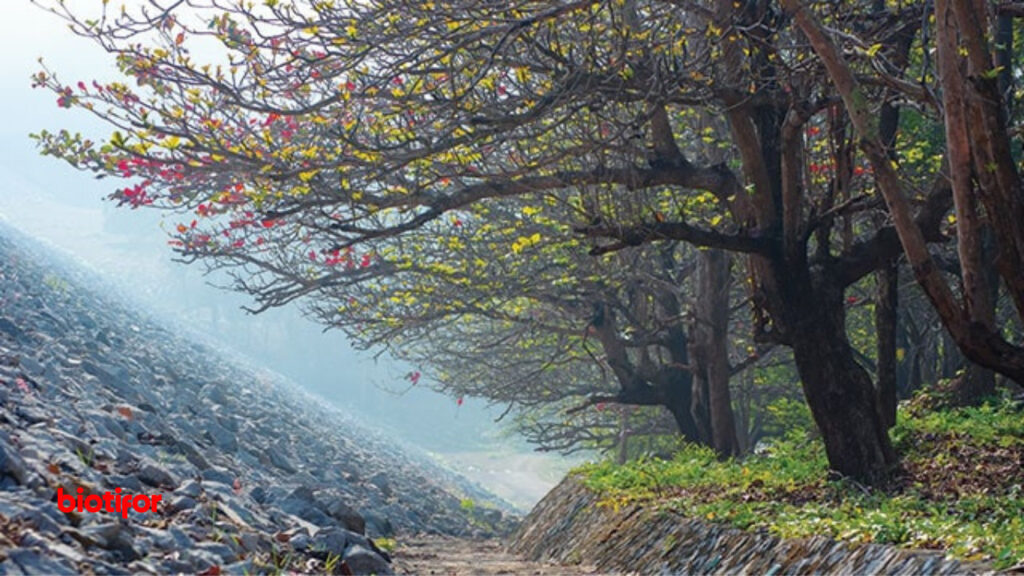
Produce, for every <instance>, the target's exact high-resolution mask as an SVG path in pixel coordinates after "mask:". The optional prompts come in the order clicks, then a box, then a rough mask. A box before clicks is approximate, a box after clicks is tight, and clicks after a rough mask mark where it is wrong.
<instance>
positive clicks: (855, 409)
mask: <svg viewBox="0 0 1024 576" xmlns="http://www.w3.org/2000/svg"><path fill="white" fill-rule="evenodd" d="M819 299H820V296H819ZM829 300H830V302H828V305H827V308H825V309H823V307H822V304H823V303H822V302H820V301H818V302H808V303H807V305H806V306H805V307H803V308H802V310H801V312H800V321H799V322H798V325H797V326H795V328H796V329H794V330H793V331H792V345H793V358H794V359H795V360H796V365H797V370H798V371H799V373H800V379H801V381H802V383H803V390H804V396H805V397H806V398H807V404H808V406H810V409H811V414H812V415H813V416H814V421H815V423H816V424H817V425H818V430H819V431H820V432H821V436H822V439H823V440H824V443H825V451H826V453H827V454H828V461H829V464H830V466H831V468H832V469H833V470H835V471H836V472H838V473H840V474H842V475H843V476H848V477H850V478H853V479H855V480H858V481H860V482H864V483H866V484H869V485H872V486H880V485H884V484H885V483H886V482H887V481H888V479H889V477H890V476H891V474H892V473H893V471H894V469H895V467H896V465H897V458H896V453H895V451H894V450H893V447H892V443H891V442H890V440H889V435H888V433H887V427H886V425H885V422H883V421H882V416H881V410H879V407H878V396H877V394H876V393H875V387H874V385H873V383H872V381H871V377H870V375H869V374H868V372H867V371H866V370H865V369H864V367H863V366H861V365H860V364H858V363H857V361H856V360H855V359H854V356H853V350H852V348H851V347H850V342H849V341H848V340H847V337H846V330H845V326H844V317H843V316H844V315H843V308H842V302H841V300H838V299H836V300H837V301H836V302H831V300H833V299H829Z"/></svg>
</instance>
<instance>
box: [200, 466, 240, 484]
mask: <svg viewBox="0 0 1024 576" xmlns="http://www.w3.org/2000/svg"><path fill="white" fill-rule="evenodd" d="M199 476H200V477H201V478H202V479H203V480H206V481H210V482H220V483H222V484H227V485H228V486H230V485H231V484H232V483H233V482H234V481H235V478H236V476H235V474H233V473H232V472H230V471H228V470H223V469H220V468H208V469H206V470H203V471H201V472H200V473H199Z"/></svg>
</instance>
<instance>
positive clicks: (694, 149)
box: [37, 0, 950, 483]
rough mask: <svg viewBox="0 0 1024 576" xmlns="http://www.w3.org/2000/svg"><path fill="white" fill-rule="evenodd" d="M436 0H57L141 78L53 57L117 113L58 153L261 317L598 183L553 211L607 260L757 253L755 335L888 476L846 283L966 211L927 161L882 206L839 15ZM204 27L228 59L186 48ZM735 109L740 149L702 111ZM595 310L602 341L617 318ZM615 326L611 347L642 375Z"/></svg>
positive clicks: (867, 20)
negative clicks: (81, 68)
mask: <svg viewBox="0 0 1024 576" xmlns="http://www.w3.org/2000/svg"><path fill="white" fill-rule="evenodd" d="M427 4H428V6H420V5H418V4H417V5H416V6H415V7H413V6H410V5H409V4H407V3H404V2H399V1H373V2H358V3H351V4H340V3H335V2H315V3H312V4H311V5H309V6H303V5H293V4H291V3H287V2H279V1H268V2H265V3H264V5H262V6H259V7H256V6H249V5H241V6H238V5H233V4H224V5H222V4H221V3H220V2H218V1H215V2H213V3H212V5H211V6H210V7H209V8H204V7H203V6H201V5H199V4H198V3H192V2H189V1H185V2H177V3H175V4H174V5H173V8H174V9H173V10H170V9H151V11H150V12H149V13H146V12H141V13H139V14H131V13H127V12H125V13H122V14H121V15H117V16H111V15H108V14H106V12H105V8H104V13H103V14H100V15H97V16H96V17H95V18H94V19H92V20H90V19H88V18H86V17H83V16H79V15H76V14H74V13H70V12H68V11H67V8H65V7H64V6H63V5H60V6H59V8H58V9H59V10H62V11H63V15H64V16H65V17H66V18H67V19H68V20H69V21H70V22H71V23H72V26H73V27H74V29H75V30H76V31H78V32H79V33H81V34H83V35H85V36H88V37H90V38H93V39H95V40H97V41H98V42H99V43H100V45H101V46H103V47H104V48H105V49H107V50H109V51H110V52H112V53H114V54H116V55H117V58H118V62H119V65H120V66H121V69H122V72H124V73H125V74H126V75H128V76H129V77H131V78H133V79H134V80H135V81H136V82H137V83H138V84H139V87H138V88H137V89H134V88H130V87H128V86H127V85H125V84H118V83H113V84H108V85H100V84H96V85H86V84H84V83H82V84H79V85H74V84H72V85H68V84H65V83H63V82H62V81H60V80H59V79H58V78H57V77H56V76H54V75H53V74H52V73H50V72H49V71H44V72H43V73H41V74H40V75H39V76H37V83H38V84H41V85H45V86H47V87H49V88H50V89H52V90H53V91H54V92H56V93H57V94H58V104H59V105H61V106H65V107H84V108H86V109H89V110H91V111H93V112H94V113H96V114H98V115H99V116H100V117H101V118H103V119H105V120H107V121H108V122H110V123H111V124H113V125H114V126H115V128H116V131H115V132H114V133H113V134H112V135H111V137H110V138H109V139H108V140H107V141H106V142H105V143H103V144H102V145H96V144H94V143H93V142H91V141H88V140H86V139H84V138H83V137H81V136H78V135H72V134H68V133H58V134H50V133H42V134H40V135H39V139H40V144H41V146H42V147H43V150H44V152H47V153H51V154H55V155H58V156H60V157H63V158H65V159H66V160H68V161H70V162H71V163H72V164H74V165H76V166H79V167H82V168H85V169H89V170H93V171H96V172H98V173H100V174H104V175H115V176H121V177H130V178H134V179H135V180H136V182H137V183H136V184H135V186H132V187H128V188H124V189H121V190H119V191H117V192H115V193H114V195H113V197H114V198H115V199H116V200H118V201H120V202H123V203H127V204H130V205H132V206H142V205H155V206H161V207H165V208H169V209H172V210H176V211H178V212H179V213H183V214H189V216H186V219H185V221H184V222H183V223H182V224H181V226H180V227H179V229H178V230H179V234H178V236H177V238H176V239H175V240H174V241H175V242H176V243H177V246H176V249H177V250H178V251H179V252H180V253H181V254H182V256H183V257H184V258H186V259H191V260H200V261H204V262H207V263H210V264H212V265H213V266H214V267H226V268H228V269H232V270H235V271H236V273H237V274H236V277H237V287H238V288H239V289H241V290H243V291H245V292H248V293H251V294H253V295H254V297H255V298H256V300H257V303H258V305H257V307H256V309H260V308H264V307H267V306H276V305H281V304H284V303H287V302H290V301H293V300H295V299H297V298H302V297H307V298H310V299H312V300H316V299H317V298H321V297H328V298H334V297H337V296H341V295H344V294H346V291H348V290H352V289H354V288H355V287H358V286H360V285H361V283H362V282H363V281H365V280H367V279H369V278H371V277H373V276H375V275H377V274H378V272H379V271H380V269H381V268H386V267H393V266H396V263H395V262H394V261H392V260H390V258H391V257H392V256H393V255H394V254H395V251H396V250H398V248H399V247H401V246H403V245H406V246H408V243H409V242H413V240H412V239H418V240H419V242H420V243H421V245H422V242H424V241H425V239H426V238H441V239H444V238H450V237H452V234H451V233H450V232H446V229H450V227H451V226H452V225H453V223H454V222H455V221H456V220H462V219H464V218H468V217H469V216H470V215H473V214H477V215H479V214H481V211H482V210H486V209H489V206H492V205H496V204H501V203H502V202H509V201H511V200H510V199H511V198H513V197H527V198H532V199H534V201H536V200H537V199H538V198H541V197H546V196H550V197H553V198H555V201H556V202H559V201H564V200H565V199H566V198H567V197H570V196H575V197H578V198H580V201H579V204H578V207H577V209H576V210H575V212H571V213H570V214H569V215H568V217H567V218H566V219H565V220H563V221H561V222H560V224H561V225H563V226H565V227H569V226H571V227H573V228H575V229H576V231H577V232H578V233H580V234H583V235H585V236H586V237H590V238H595V239H598V238H604V239H607V240H603V241H598V243H597V244H596V245H595V246H593V248H592V249H591V252H593V253H594V254H607V253H609V252H614V251H619V250H622V249H623V248H626V247H630V246H640V245H643V244H647V243H652V242H662V241H666V240H671V241H683V242H688V243H692V244H696V245H699V246H706V247H710V248H717V249H721V250H725V251H729V252H732V253H736V254H741V255H746V256H747V257H748V263H747V270H748V274H749V277H750V284H749V287H750V290H751V294H752V302H753V308H754V314H755V317H756V319H757V327H758V332H759V334H760V336H761V338H762V339H764V340H766V341H772V342H776V343H780V344H784V345H787V346H789V347H791V348H792V350H793V355H794V359H795V362H796V366H797V368H798V371H799V374H800V377H801V380H802V386H803V390H804V394H805V397H806V399H807V401H808V404H809V406H810V408H811V412H812V414H813V416H814V419H815V421H816V423H817V425H818V427H819V429H820V430H821V432H822V436H823V439H824V443H825V447H826V451H827V454H828V457H829V461H830V463H831V465H832V467H833V468H834V469H835V470H836V471H838V472H839V473H841V474H845V475H849V476H852V477H854V478H857V479H859V480H862V481H866V482H869V483H881V482H884V481H885V480H886V478H887V477H888V474H889V472H890V471H891V470H892V469H893V467H894V466H895V464H896V458H895V454H894V452H893V449H892V446H891V443H890V441H889V438H888V435H887V433H886V425H885V418H884V417H883V415H882V412H881V410H880V409H879V400H878V398H879V395H878V393H877V391H876V390H875V386H874V383H873V381H872V378H871V376H870V375H869V374H868V372H867V371H866V370H865V369H864V367H863V366H862V365H861V364H860V363H859V362H858V361H857V359H856V356H855V354H854V350H853V349H852V347H851V345H850V342H849V339H848V337H847V333H846V326H845V319H846V305H847V303H846V301H845V298H844V292H845V291H846V290H847V288H848V287H849V286H851V285H852V284H853V283H855V282H857V281H858V280H860V279H861V278H863V277H865V276H866V275H868V274H870V273H871V272H873V271H874V270H875V269H877V268H878V267H879V266H880V265H881V264H882V263H886V262H889V261H891V260H892V258H893V257H894V256H895V255H897V254H898V253H899V251H900V249H901V246H900V240H905V238H906V234H905V232H906V231H907V230H917V231H918V233H917V236H915V238H916V240H917V241H919V243H920V246H923V245H924V242H926V241H938V240H943V239H944V237H943V235H942V233H941V232H942V231H941V222H942V219H943V218H944V216H945V213H946V211H947V210H948V207H949V203H950V202H949V193H948V192H949V187H948V183H947V181H946V180H945V179H944V178H942V177H941V176H940V175H936V174H927V175H926V176H925V177H921V178H918V179H917V180H915V181H914V182H913V183H914V184H915V185H916V186H919V187H920V188H921V189H923V190H925V192H924V193H923V194H921V198H920V199H915V201H914V203H913V204H911V203H910V202H908V201H906V200H904V201H903V202H902V203H895V204H894V203H893V202H891V201H890V203H889V210H890V214H891V216H892V217H893V218H894V219H895V223H896V226H895V227H894V226H891V225H886V224H882V225H879V224H878V222H879V217H878V214H879V213H880V211H881V210H882V206H881V205H880V202H878V200H877V196H876V195H875V194H874V186H875V184H876V182H877V183H878V185H879V187H880V188H881V190H882V192H883V193H884V196H885V199H886V200H891V198H890V197H891V196H893V194H891V190H889V189H888V188H887V186H889V185H890V184H891V182H890V180H891V179H892V174H891V173H890V172H891V171H887V170H886V169H885V167H884V166H882V165H881V164H880V157H879V156H878V154H884V153H885V152H884V148H878V146H876V145H875V144H876V142H875V141H874V140H870V139H869V141H870V142H871V146H868V147H866V150H865V151H864V153H865V154H866V156H867V158H868V160H869V164H865V163H864V161H863V158H862V157H861V156H860V153H858V151H857V145H856V142H858V141H862V142H863V141H864V134H865V130H864V129H865V122H866V120H865V114H866V111H865V109H864V106H863V105H861V104H862V102H875V101H877V99H878V98H879V97H880V96H879V95H880V94H884V93H886V92H885V90H886V89H885V85H884V84H879V85H871V86H866V87H860V88H859V90H860V92H858V93H862V94H863V96H861V97H858V98H853V97H851V94H852V92H851V90H849V86H847V85H846V84H843V83H841V82H836V85H837V86H838V88H839V94H838V95H837V93H836V92H835V91H834V89H833V87H832V84H831V83H829V82H828V81H827V79H826V75H825V74H826V72H827V73H829V74H831V75H832V76H833V77H834V78H836V77H839V76H838V75H837V74H836V70H840V69H841V68H837V67H836V65H835V62H836V60H835V58H831V59H830V58H829V57H828V56H829V53H828V52H827V51H825V50H823V49H822V46H825V44H822V42H820V41H818V40H820V34H819V37H815V36H813V34H812V33H813V32H814V30H819V31H820V27H818V28H815V27H813V26H807V25H805V23H804V22H803V20H801V18H802V16H801V15H802V14H806V12H803V11H797V12H796V16H795V17H796V21H797V23H798V25H799V26H800V29H801V30H802V31H803V33H805V34H807V35H808V37H811V39H812V46H813V49H814V51H812V50H811V49H810V48H808V46H806V45H805V44H804V43H803V39H802V38H801V37H799V36H798V35H797V34H795V33H794V31H793V29H791V28H790V26H789V21H788V19H787V17H786V16H785V15H783V14H780V13H779V12H778V11H776V10H775V9H774V7H773V6H771V5H770V4H769V3H759V2H751V3H734V2H732V1H729V0H719V1H716V2H692V3H690V2H686V3H682V4H681V5H680V4H679V3H676V2H659V1H649V2H643V1H639V0H636V1H634V0H617V1H613V2H570V3H565V4H559V5H550V4H547V3H528V2H523V3H511V4H501V5H491V4H479V3H474V2H453V3H449V4H439V3H433V2H430V3H427ZM786 4H787V7H789V8H791V9H792V8H796V6H795V4H793V3H792V2H789V3H786ZM185 7H189V8H191V10H190V11H186V10H185V9H184V8H185ZM829 10H830V11H831V14H830V24H831V25H832V27H833V29H835V30H839V31H842V32H843V33H844V34H846V35H848V36H850V37H856V38H859V39H860V41H861V42H862V43H863V46H867V47H874V46H876V45H879V46H882V47H885V46H886V45H887V42H888V39H889V38H890V34H889V32H890V31H891V30H892V29H893V27H897V28H905V27H907V26H911V29H913V26H914V25H915V24H913V23H918V22H920V21H921V14H922V10H923V7H922V6H919V5H911V6H908V7H906V8H903V9H902V11H900V12H898V13H895V14H891V13H889V12H888V11H886V10H876V11H872V10H871V5H870V4H864V5H861V4H860V3H846V4H843V5H842V6H833V5H830V8H829ZM908 23H911V24H908ZM210 39H212V40H215V41H217V42H218V43H219V45H220V48H221V49H222V50H223V51H224V53H225V54H226V57H225V58H223V59H222V61H221V63H220V65H217V64H216V63H211V64H210V65H203V64H199V63H197V62H196V61H195V56H194V54H193V53H192V52H191V49H190V46H192V45H193V43H195V42H199V41H204V42H205V41H208V40H210ZM872 50H874V49H873V48H872V49H871V50H864V55H863V56H862V57H861V58H862V59H863V60H865V61H867V60H868V59H869V58H870V57H871V56H872V54H871V52H872ZM876 91H877V93H876ZM839 96H842V97H843V102H845V109H844V107H843V106H842V105H841V104H840V99H839ZM847 111H849V114H847ZM720 114H721V115H724V117H725V119H726V120H727V122H728V130H729V132H728V138H727V139H718V138H716V137H715V135H716V132H715V130H714V128H713V127H710V126H709V125H708V124H709V121H708V118H714V117H717V116H718V115H720ZM708 128H710V131H708ZM854 130H856V131H857V135H855V134H854ZM858 135H859V136H858ZM861 148H865V147H864V146H862V147H861ZM868 168H871V169H872V170H869V169H868ZM190 213H194V215H195V220H193V222H189V219H190V217H191V214H190ZM564 234H567V235H568V234H570V232H569V231H565V232H564ZM523 238H527V239H528V240H529V239H531V238H532V236H523ZM906 244H907V242H905V241H904V245H906ZM409 248H410V250H412V252H414V251H415V246H409ZM910 252H911V251H910V250H908V253H910ZM409 253H411V252H406V254H409ZM492 253H493V252H492ZM913 254H916V255H920V254H919V253H918V252H914V253H913ZM911 260H912V262H917V260H914V258H913V257H912V258H911ZM349 263H352V265H351V266H349ZM364 263H365V265H364ZM428 264H429V265H431V266H441V265H443V263H441V262H430V263H428ZM472 272H473V271H472V270H461V271H456V272H455V273H453V274H452V275H451V280H454V279H455V278H458V277H460V276H462V277H470V276H472ZM399 289H400V287H399V286H397V285H394V286H392V285H388V286H386V290H388V291H389V292H390V291H395V290H399ZM594 316H595V318H598V319H600V322H597V323H593V325H594V327H595V329H596V331H597V332H598V334H597V335H596V336H597V337H598V338H599V339H600V338H601V333H602V330H603V331H604V333H605V334H606V335H607V334H612V333H613V329H612V327H613V326H617V325H618V324H617V323H618V322H619V320H618V316H617V315H615V314H610V315H609V314H607V313H605V314H603V315H602V314H595V315H594ZM613 322H614V324H613ZM607 344H608V345H605V342H604V341H603V340H602V345H603V347H604V349H605V353H606V355H607V357H608V359H609V360H608V363H609V365H610V366H611V367H612V368H613V369H615V367H616V366H617V365H618V366H620V367H621V366H624V365H626V363H623V362H619V361H617V360H615V358H616V353H615V352H614V348H615V346H614V341H613V339H609V341H608V343H607ZM627 359H628V355H627ZM617 376H618V375H617ZM619 380H620V383H621V382H622V378H621V377H620V378H619Z"/></svg>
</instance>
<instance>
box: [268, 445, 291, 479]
mask: <svg viewBox="0 0 1024 576" xmlns="http://www.w3.org/2000/svg"><path fill="white" fill-rule="evenodd" d="M265 454H266V455H267V458H268V459H269V460H270V463H271V464H273V465H274V466H277V467H278V468H280V469H281V470H284V471H285V472H288V473H289V474H295V473H296V472H298V469H297V468H296V467H295V464H294V463H292V461H291V459H290V458H288V457H287V456H285V455H284V452H282V451H281V450H279V449H278V448H277V447H276V446H269V447H267V450H266V452H265Z"/></svg>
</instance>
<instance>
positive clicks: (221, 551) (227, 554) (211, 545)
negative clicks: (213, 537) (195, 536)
mask: <svg viewBox="0 0 1024 576" xmlns="http://www.w3.org/2000/svg"><path fill="white" fill-rule="evenodd" d="M196 548H197V549H199V550H204V551H206V552H209V553H211V554H214V555H216V556H217V557H218V558H219V559H220V563H223V564H230V563H232V562H234V561H235V560H238V554H237V553H236V552H235V551H234V550H232V549H231V547H230V546H228V545H227V544H224V543H222V542H200V543H198V544H196Z"/></svg>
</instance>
